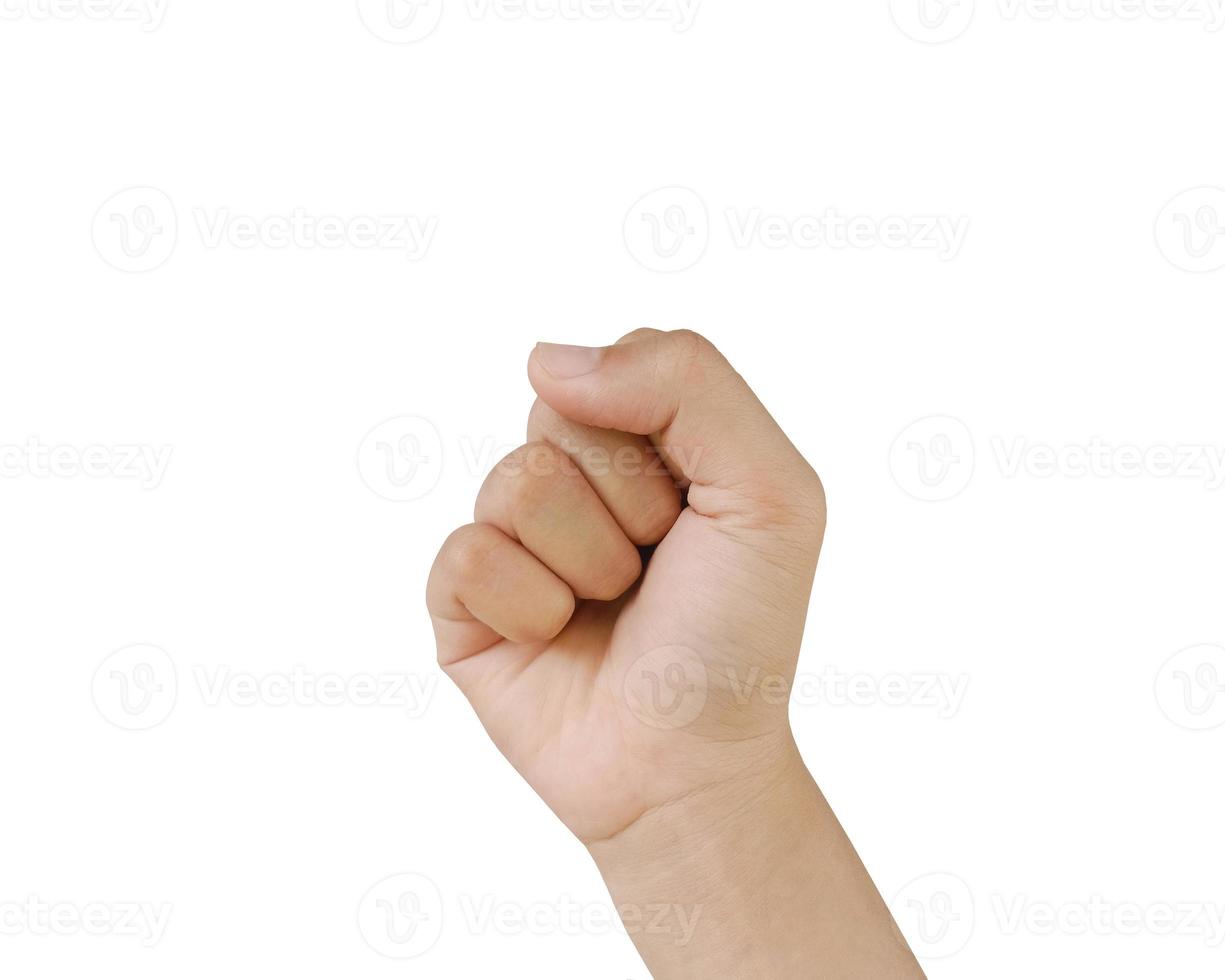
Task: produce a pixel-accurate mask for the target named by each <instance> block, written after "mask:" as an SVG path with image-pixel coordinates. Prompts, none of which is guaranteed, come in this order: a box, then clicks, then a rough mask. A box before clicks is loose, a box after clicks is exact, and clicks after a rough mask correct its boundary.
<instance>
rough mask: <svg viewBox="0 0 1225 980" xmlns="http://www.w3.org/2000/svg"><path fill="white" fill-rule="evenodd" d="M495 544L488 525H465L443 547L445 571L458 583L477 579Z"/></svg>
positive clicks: (482, 571) (492, 532) (493, 535)
mask: <svg viewBox="0 0 1225 980" xmlns="http://www.w3.org/2000/svg"><path fill="white" fill-rule="evenodd" d="M496 544H497V542H496V538H495V532H494V531H493V528H491V527H489V526H488V525H485V524H466V525H464V526H463V527H461V528H457V529H456V530H454V531H452V532H451V535H450V537H448V538H447V540H446V543H445V544H444V545H443V554H444V555H445V556H446V566H447V569H448V570H449V571H450V573H451V575H453V576H454V577H455V578H456V579H457V580H459V581H471V580H474V579H479V578H480V577H481V575H482V574H484V571H485V569H486V568H487V567H488V562H489V554H490V552H491V551H492V550H493V549H494V547H495V546H496Z"/></svg>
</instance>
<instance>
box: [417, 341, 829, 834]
mask: <svg viewBox="0 0 1225 980" xmlns="http://www.w3.org/2000/svg"><path fill="white" fill-rule="evenodd" d="M528 374H529V377H530V378H531V382H532V385H533V386H534V387H535V389H536V392H537V393H538V395H539V396H540V400H539V401H538V402H537V403H536V405H535V407H534V408H533V410H532V412H531V415H530V418H529V424H528V438H529V440H531V441H530V442H529V443H528V444H527V445H526V446H524V447H522V448H521V449H519V450H516V451H515V452H514V453H512V454H511V455H510V456H509V457H507V459H505V460H504V461H503V462H502V463H501V464H499V465H498V467H496V468H495V470H494V472H493V474H492V475H491V476H490V477H489V479H488V480H487V481H486V483H485V485H484V487H483V488H482V490H481V492H480V495H479V497H478V498H477V503H476V520H477V523H475V524H471V525H468V526H467V527H463V528H460V529H459V530H458V531H456V532H455V533H454V534H453V535H452V536H451V537H450V539H449V540H448V541H447V543H446V544H445V545H444V547H443V549H442V553H441V554H440V555H439V557H438V561H437V563H436V565H435V568H434V574H433V576H432V578H431V581H430V586H429V598H430V610H431V612H432V613H433V616H434V624H435V628H436V631H437V635H438V643H439V658H440V661H441V663H442V665H443V667H444V668H445V669H446V671H447V673H448V674H449V675H450V676H451V677H452V678H453V679H454V680H455V682H456V683H457V684H458V685H459V686H460V688H461V689H462V690H463V691H464V693H465V694H466V695H467V696H468V697H469V699H470V700H471V701H472V705H473V707H474V708H475V709H476V712H477V714H478V715H479V716H480V718H481V721H482V722H484V724H485V727H486V728H487V729H488V731H489V734H490V735H491V736H492V738H493V740H494V742H495V743H496V744H497V745H498V747H499V748H500V749H501V750H502V751H503V753H505V755H506V757H507V758H508V759H509V760H510V761H511V762H512V763H513V764H514V766H515V767H516V768H517V769H518V770H519V772H520V773H522V774H523V776H524V777H525V778H526V779H527V781H528V782H529V783H530V784H531V785H532V786H533V787H534V788H535V789H536V791H537V792H538V793H539V794H540V795H541V796H542V797H543V798H544V800H545V802H546V803H548V804H549V806H551V807H552V808H553V810H554V812H556V813H557V815H558V816H559V817H561V819H562V820H563V821H564V822H565V823H566V825H567V826H568V827H570V829H571V830H573V831H574V833H575V834H577V835H578V836H579V837H580V838H581V839H582V840H583V841H585V842H587V843H591V842H593V841H596V840H600V839H605V838H609V837H613V836H615V835H616V834H618V833H620V832H621V831H623V830H625V829H626V828H627V827H628V826H630V825H631V824H633V823H634V822H635V821H636V820H638V819H639V818H640V817H642V816H643V814H645V813H648V812H650V811H651V810H653V809H656V808H658V807H661V806H665V805H667V804H668V803H669V802H670V801H672V800H675V799H677V798H679V797H683V796H686V795H688V794H691V793H693V792H694V791H695V790H698V789H701V788H703V787H706V786H708V785H709V784H711V783H713V782H715V781H723V780H727V779H729V778H734V777H737V776H739V775H743V774H748V773H750V772H760V771H761V770H762V769H763V768H768V767H770V766H772V765H773V763H774V761H775V760H777V759H779V758H782V757H783V753H782V749H783V747H784V746H785V745H786V743H787V741H788V740H789V738H790V734H789V727H788V722H787V710H786V701H785V698H777V697H776V698H773V699H769V698H761V697H755V696H748V697H746V691H745V688H744V685H753V684H756V683H759V682H760V681H761V680H762V679H764V678H767V677H768V678H774V679H776V680H777V681H783V680H785V682H786V683H789V682H790V679H791V678H792V676H793V674H794V671H795V663H796V657H797V655H798V652H799V645H800V635H801V632H802V630H803V626H804V617H805V611H806V608H807V603H808V593H809V589H810V587H811V584H812V577H813V572H814V569H815V567H816V562H817V553H818V551H819V550H820V547H821V536H822V533H823V531H824V527H825V500H824V496H823V493H822V489H821V483H820V481H819V480H818V479H817V475H816V473H814V472H813V470H812V468H811V467H810V466H809V465H808V464H807V463H806V462H805V461H804V460H803V458H802V457H801V456H800V454H799V453H798V452H797V451H796V450H795V448H794V447H793V446H792V445H791V443H790V442H789V441H788V440H787V438H786V436H784V435H783V433H782V431H781V430H780V429H779V428H778V426H777V425H776V424H775V423H774V420H773V419H771V418H770V416H769V415H768V414H767V413H766V411H765V409H764V408H763V407H762V406H761V404H760V403H759V402H758V401H757V399H756V398H755V397H754V395H753V393H752V392H751V391H750V390H749V388H748V386H747V385H745V383H744V382H743V381H742V380H741V378H740V377H739V375H737V374H736V373H735V371H733V370H732V368H731V366H730V365H729V364H728V363H727V361H726V360H724V359H723V357H722V356H721V355H720V354H719V353H718V352H717V351H716V350H715V348H714V347H713V346H712V345H711V344H710V343H708V342H707V341H705V340H704V339H702V338H701V337H698V336H697V335H695V334H692V333H684V332H681V333H660V332H658V331H653V330H643V331H638V332H636V333H633V334H630V335H629V336H628V337H626V338H624V339H623V340H622V341H620V342H619V343H618V344H616V345H615V346H613V347H610V348H606V349H595V348H565V347H561V348H558V347H553V346H550V345H541V346H539V347H537V348H536V350H535V351H533V353H532V356H531V360H530V362H529V365H528ZM593 426H594V427H596V428H593ZM655 447H659V449H660V450H661V452H662V455H663V460H664V461H666V463H667V464H668V465H669V466H671V467H672V468H673V471H674V472H675V478H674V476H673V474H672V473H671V472H669V470H668V468H667V467H666V466H665V465H664V464H663V463H661V461H660V459H659V458H658V457H657V456H656V450H655ZM678 482H679V483H681V484H682V485H683V486H684V487H686V488H687V491H688V493H687V497H688V506H687V507H685V508H684V509H682V493H681V491H680V490H679V489H678ZM650 545H658V547H657V548H656V549H655V551H654V554H653V555H652V556H651V557H650V559H649V561H648V562H647V564H646V570H645V574H643V567H642V562H641V560H640V557H639V550H638V548H639V547H643V546H650ZM636 546H637V547H636ZM771 701H773V702H774V703H770V702H771ZM695 711H697V712H700V714H698V715H697V716H696V717H691V716H692V715H693V714H694V712H695Z"/></svg>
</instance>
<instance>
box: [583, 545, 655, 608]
mask: <svg viewBox="0 0 1225 980" xmlns="http://www.w3.org/2000/svg"><path fill="white" fill-rule="evenodd" d="M641 574H642V559H641V558H640V557H639V556H638V549H636V548H626V549H624V550H622V551H621V553H620V554H618V555H616V556H615V557H610V560H609V561H608V563H607V565H606V566H605V571H604V574H603V575H601V576H600V580H599V581H598V582H597V583H595V586H594V587H593V588H592V590H591V591H592V594H591V596H590V598H592V599H595V600H597V601H598V602H612V601H613V600H614V599H619V598H620V597H621V596H622V595H624V594H625V592H626V590H627V589H629V587H630V586H631V585H633V584H634V583H635V582H637V581H638V576H640V575H641Z"/></svg>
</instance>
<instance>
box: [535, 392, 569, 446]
mask: <svg viewBox="0 0 1225 980" xmlns="http://www.w3.org/2000/svg"><path fill="white" fill-rule="evenodd" d="M560 420H561V416H560V415H558V414H557V412H555V411H554V410H553V409H552V408H550V407H549V405H548V403H547V402H544V401H542V400H541V399H539V398H537V399H536V400H535V401H534V402H532V407H531V409H530V410H529V411H528V413H527V438H528V442H529V443H530V442H536V441H539V440H541V439H542V438H543V437H544V436H545V435H546V434H548V433H551V432H553V431H555V430H556V428H557V423H558V422H559V421H560Z"/></svg>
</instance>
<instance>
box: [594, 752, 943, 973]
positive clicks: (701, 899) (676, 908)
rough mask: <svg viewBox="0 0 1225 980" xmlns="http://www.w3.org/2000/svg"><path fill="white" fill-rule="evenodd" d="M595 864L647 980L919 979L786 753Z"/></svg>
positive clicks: (661, 815) (666, 814)
mask: <svg viewBox="0 0 1225 980" xmlns="http://www.w3.org/2000/svg"><path fill="white" fill-rule="evenodd" d="M590 851H591V854H592V856H593V857H594V858H595V860H596V863H597V865H598V866H599V868H600V870H601V872H602V874H603V875H604V879H605V881H606V882H607V884H608V887H609V889H610V891H611V892H612V895H613V899H614V901H615V902H616V904H617V906H618V908H620V909H622V914H623V917H624V919H625V924H626V928H627V931H628V932H629V933H630V935H631V936H632V937H633V939H634V941H635V943H636V944H637V946H638V949H639V952H641V954H642V956H643V959H644V960H645V961H646V963H647V966H648V967H649V968H650V970H651V972H652V975H653V976H654V977H655V980H690V978H703V980H705V978H710V977H719V978H728V980H732V978H735V980H742V978H759V977H760V978H769V980H792V978H795V980H801V978H802V980H814V978H831V980H858V978H864V980H918V978H922V977H923V972H922V971H921V970H920V968H919V966H918V964H917V962H916V961H915V959H914V957H913V955H912V954H911V952H910V950H909V949H908V948H907V946H906V943H905V940H903V938H902V936H901V934H900V933H899V932H898V930H897V927H896V925H895V924H894V922H893V919H892V917H891V915H890V914H889V910H888V908H887V907H886V906H885V904H884V902H883V901H882V900H881V898H880V895H879V894H878V892H877V890H876V888H875V886H874V885H873V883H872V881H871V879H870V878H869V877H868V874H867V871H866V870H865V869H864V867H863V864H862V863H861V862H860V860H859V857H858V855H857V854H856V853H855V850H854V848H853V847H852V846H851V843H850V841H849V840H848V839H847V836H846V834H845V833H844V832H843V830H842V828H841V826H840V825H839V823H838V820H837V818H836V817H835V816H834V814H833V811H831V810H830V808H829V805H828V804H827V803H826V801H825V798H824V797H823V796H822V794H821V791H820V790H819V789H818V788H817V785H816V783H815V782H814V781H813V779H812V777H811V775H809V773H808V770H807V769H806V768H805V766H804V764H803V762H802V760H801V759H800V758H799V754H798V752H796V751H795V750H794V746H793V745H791V744H790V743H789V746H788V750H787V751H786V753H785V757H784V758H782V759H780V760H779V761H778V762H777V764H772V765H771V766H770V767H769V771H761V772H758V773H755V774H753V775H752V776H747V777H741V778H740V779H739V780H738V782H737V783H735V784H720V785H719V786H718V787H715V788H711V789H710V790H706V791H703V792H702V793H700V794H694V795H692V796H690V797H688V798H687V799H686V800H684V801H681V802H678V803H675V804H672V805H670V806H668V807H666V808H661V809H659V810H656V811H653V812H651V813H649V814H647V815H645V816H644V817H643V818H641V819H640V820H638V821H637V822H635V823H634V824H633V825H632V826H631V827H630V828H628V829H627V830H626V831H624V832H623V833H621V834H619V835H617V836H616V837H615V838H613V839H612V840H608V841H602V842H598V843H595V844H592V845H590Z"/></svg>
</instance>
